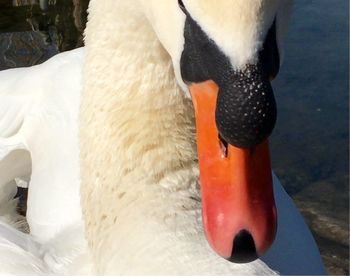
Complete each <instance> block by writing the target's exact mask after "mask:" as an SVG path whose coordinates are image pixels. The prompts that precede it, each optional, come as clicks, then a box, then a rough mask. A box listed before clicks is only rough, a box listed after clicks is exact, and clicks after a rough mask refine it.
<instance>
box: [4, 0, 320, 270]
mask: <svg viewBox="0 0 350 276" xmlns="http://www.w3.org/2000/svg"><path fill="white" fill-rule="evenodd" d="M199 3H200V2H199V1H192V2H191V1H183V3H182V2H181V3H180V5H182V9H184V11H185V13H186V14H187V15H185V13H183V11H181V9H180V8H179V7H178V3H177V2H176V1H171V2H170V1H155V0H154V1H142V0H140V1H139V2H138V1H136V0H133V1H112V0H106V1H104V2H101V1H92V2H91V5H90V20H89V23H88V29H87V38H86V44H87V52H86V55H85V67H84V70H83V87H84V92H83V94H82V97H81V104H82V111H81V122H80V124H81V126H80V128H81V132H80V140H79V143H80V144H81V146H80V148H81V161H82V165H81V170H82V187H81V196H82V211H83V213H84V222H85V229H86V236H87V240H88V243H89V252H91V260H90V259H89V258H87V257H86V256H85V254H86V252H85V244H84V240H83V238H82V237H83V230H82V228H81V226H80V223H81V222H80V208H79V192H78V189H79V177H78V176H79V165H78V138H77V130H78V122H77V113H78V109H79V96H80V76H81V65H82V64H81V63H82V58H83V55H84V52H83V50H81V49H80V50H75V51H71V52H69V53H65V54H60V55H58V56H57V57H54V58H53V59H51V60H50V61H48V62H46V63H44V64H43V65H39V66H36V67H33V68H28V69H14V70H9V71H5V72H2V73H1V74H0V81H1V82H0V83H5V84H4V85H1V86H0V97H1V98H2V99H4V100H5V101H1V103H3V102H4V103H5V102H6V103H7V104H3V105H2V106H1V109H0V110H2V111H4V112H5V114H7V117H6V118H8V119H6V120H5V121H4V123H2V122H0V123H2V124H1V125H0V126H3V127H2V128H1V127H0V130H3V129H5V131H3V132H1V136H2V137H6V138H2V140H0V148H1V149H4V150H3V151H2V152H4V154H2V155H1V158H0V160H2V161H1V162H2V163H3V164H9V162H10V163H11V162H12V164H13V161H11V158H8V156H9V155H10V154H11V152H13V151H14V150H15V149H17V148H19V149H20V150H23V151H24V152H25V151H29V152H30V153H31V159H32V178H31V181H30V184H29V198H28V210H29V211H28V223H29V226H30V229H31V235H26V234H22V233H19V232H17V231H16V230H15V229H13V228H10V227H9V226H8V225H6V224H4V223H1V225H0V234H1V240H0V264H1V265H0V272H3V273H5V272H7V273H13V274H15V275H21V273H22V274H23V275H29V274H30V272H32V274H34V275H35V273H38V274H40V273H42V274H45V273H55V274H57V275H59V274H60V273H61V274H64V273H68V274H70V275H72V273H73V272H72V271H75V273H78V272H76V269H77V267H79V266H82V267H86V268H87V270H89V265H93V266H94V271H95V272H96V273H97V274H105V275H110V274H113V275H114V274H115V275H120V274H130V275H133V274H140V273H143V274H152V275H154V274H170V275H179V274H187V275H193V274H199V273H200V274H210V275H211V274H220V275H224V274H232V273H239V274H272V273H274V272H273V270H275V271H278V272H280V273H282V274H323V273H324V270H323V265H322V262H321V259H320V256H319V253H318V249H317V247H316V245H315V242H314V240H313V238H312V236H311V234H310V231H309V230H308V228H307V226H306V225H305V223H304V222H303V219H302V218H301V216H300V214H299V212H298V211H297V210H296V208H295V206H294V204H293V203H292V201H291V199H290V198H289V197H288V196H287V194H286V193H285V192H284V190H283V188H282V187H281V185H280V183H279V182H278V180H277V179H276V178H274V192H275V200H276V205H277V210H278V228H277V236H276V240H275V242H274V243H273V245H272V247H271V249H270V250H269V251H268V252H267V253H266V255H265V256H264V257H263V259H264V261H265V262H266V264H267V265H268V266H269V267H270V268H268V267H267V266H266V265H265V264H264V263H263V262H262V261H260V260H256V261H254V262H252V263H248V264H233V263H230V262H228V261H226V260H224V259H223V258H221V257H219V256H217V255H216V254H215V253H214V252H213V250H212V249H210V247H209V245H208V244H207V243H206V241H205V238H204V235H203V230H202V229H203V227H202V223H201V216H200V213H201V211H200V210H201V204H200V202H199V201H200V200H199V198H200V195H199V190H198V187H197V177H198V173H197V162H196V161H195V159H196V152H195V149H194V136H193V130H194V125H193V110H192V105H191V103H190V101H189V99H188V98H187V97H186V96H185V94H184V93H183V92H182V91H181V89H180V88H179V86H178V85H177V83H176V81H177V82H178V83H179V84H180V86H181V87H182V88H183V90H185V91H187V90H186V86H185V83H184V82H183V80H182V78H181V74H180V57H181V53H182V50H183V48H184V47H183V45H184V40H183V34H184V28H185V18H186V16H187V18H188V17H189V16H191V17H193V18H194V20H195V21H197V23H198V24H200V26H201V27H202V28H203V29H204V30H206V32H207V34H208V35H210V37H211V38H212V39H213V41H214V42H216V43H217V45H218V46H219V47H220V49H221V50H222V51H223V52H224V53H226V55H227V57H229V60H230V62H231V63H232V66H233V67H237V68H238V69H239V68H243V67H242V66H244V65H245V64H246V63H247V61H253V60H254V57H255V58H256V56H257V50H258V49H260V48H261V44H262V40H264V39H265V36H266V33H267V30H268V29H269V28H270V26H271V24H272V21H273V18H274V17H275V16H276V17H277V19H278V18H280V20H281V22H282V23H283V18H284V17H283V16H286V15H285V14H283V12H285V11H284V7H285V6H284V4H286V3H284V1H258V2H256V1H246V0H245V1H236V3H238V4H237V5H236V4H234V2H231V1H219V2H216V3H215V5H216V6H214V7H213V5H212V2H211V1H203V2H201V4H199ZM183 5H184V6H183ZM208 9H209V10H208ZM242 13H246V14H245V15H246V16H245V17H241V16H240V14H242ZM242 18H245V20H247V22H243V21H244V20H243V19H242ZM106 22H108V24H106ZM277 23H278V21H277ZM282 23H280V24H281V25H278V24H277V26H276V27H277V34H278V30H280V29H282V27H283V24H282ZM217 24H221V25H220V26H221V28H217ZM153 28H154V30H155V32H156V34H157V36H156V35H155V34H154V31H153ZM218 30H220V31H218ZM232 38H234V39H232ZM279 39H280V37H279V36H278V37H277V41H280V40H279ZM159 41H161V42H162V45H163V46H164V47H165V49H166V50H167V51H168V53H169V54H170V56H171V57H172V59H170V57H169V56H168V54H167V53H166V52H165V51H164V49H163V46H162V45H161V44H160V42H159ZM232 41H236V42H232ZM172 62H173V63H172ZM173 67H174V69H175V75H176V78H175V75H174V73H173V70H174V69H173ZM18 80H20V83H19V82H18ZM28 87H31V89H30V92H28ZM27 95H28V96H27ZM28 97H30V99H31V100H30V101H27V100H28ZM12 108H14V109H12ZM11 110H16V113H17V114H19V115H18V116H14V114H13V112H12V111H11ZM18 110H20V111H21V112H18ZM11 112H12V113H11ZM13 117H15V118H17V120H14V119H13ZM3 118H5V117H3ZM17 122H19V123H17ZM4 126H5V127H4ZM7 126H10V127H11V129H9V128H7ZM40 132H41V133H42V135H41V133H40ZM2 133H5V135H2ZM38 133H40V134H39V135H38ZM39 138H40V139H41V140H40V141H38V140H37V139H39ZM228 150H230V148H229V149H228ZM21 153H22V152H21ZM9 160H10V161H9ZM0 164H1V163H0ZM3 167H4V168H5V167H11V166H8V165H7V166H3ZM23 167H26V168H27V166H23ZM0 168H1V167H0ZM66 172H67V173H66ZM26 174H28V171H27V172H23V169H22V168H18V169H17V170H16V171H13V172H11V175H10V174H9V173H8V172H7V171H5V170H2V171H0V179H5V175H6V177H7V180H6V183H7V182H9V181H11V180H12V179H13V178H14V177H18V176H19V175H20V176H23V175H26ZM9 175H10V176H9ZM34 175H36V178H35V177H34ZM55 179H58V180H57V181H56V180H55ZM35 181H36V182H35ZM6 183H4V185H5V184H6ZM35 183H36V184H35ZM66 201H67V202H68V203H67V205H66V204H65V202H66ZM65 205H66V206H65ZM70 214H72V215H70ZM73 237H76V240H75V243H74V244H71V241H72V239H73V240H74V238H73ZM28 241H29V242H28ZM214 247H215V246H214ZM4 248H10V249H11V260H13V262H9V258H8V255H9V253H8V254H6V253H5V251H4ZM43 252H44V253H43ZM72 252H73V253H74V254H73V253H72ZM17 256H18V257H17ZM2 264H4V265H2ZM18 264H22V267H21V268H18V270H17V271H16V267H17V265H18ZM20 269H21V270H20ZM271 269H273V270H271ZM1 270H3V271H1ZM39 272H40V273H39ZM86 273H88V272H86Z"/></svg>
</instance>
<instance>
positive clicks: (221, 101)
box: [216, 63, 277, 148]
mask: <svg viewBox="0 0 350 276" xmlns="http://www.w3.org/2000/svg"><path fill="white" fill-rule="evenodd" d="M276 117H277V111H276V102H275V98H274V95H273V91H272V87H271V84H270V81H269V80H268V76H267V74H266V73H265V72H264V69H263V66H262V65H261V63H257V64H256V65H248V66H246V68H245V69H244V70H242V71H237V72H232V71H231V72H230V76H229V78H225V81H223V82H221V85H220V91H219V95H218V100H217V106H216V125H217V127H218V130H219V132H220V135H221V136H222V137H223V138H224V140H226V141H227V142H228V143H229V144H231V145H234V146H236V147H242V148H250V147H254V146H256V145H258V144H260V143H261V142H263V141H264V140H265V139H266V138H267V137H268V136H269V135H270V134H271V132H272V130H273V128H274V126H275V123H276Z"/></svg>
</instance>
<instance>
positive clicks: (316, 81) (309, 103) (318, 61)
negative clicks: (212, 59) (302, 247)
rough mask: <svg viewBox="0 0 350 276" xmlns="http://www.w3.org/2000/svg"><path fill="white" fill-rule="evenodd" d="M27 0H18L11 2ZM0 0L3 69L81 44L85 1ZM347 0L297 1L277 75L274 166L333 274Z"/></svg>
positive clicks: (343, 213) (343, 197)
mask: <svg viewBox="0 0 350 276" xmlns="http://www.w3.org/2000/svg"><path fill="white" fill-rule="evenodd" d="M15 2H17V3H19V4H23V3H24V4H25V3H26V2H30V3H36V4H32V5H19V6H17V7H13V5H12V4H13V3H15ZM37 2H38V1H37V0H0V69H5V68H10V67H18V66H30V65H33V64H37V63H41V62H43V61H44V60H46V59H47V58H49V57H50V56H52V55H54V54H56V53H58V52H62V51H66V50H70V49H73V48H76V47H80V46H82V45H83V40H82V32H83V30H84V28H85V23H86V9H87V5H88V0H49V1H48V3H49V6H48V9H47V10H44V11H43V10H42V9H40V6H39V5H38V3H37ZM348 11H349V2H348V1H347V0H332V1H330V0H297V1H295V10H294V16H293V18H292V24H291V28H290V33H289V37H288V39H287V41H286V51H285V52H286V56H285V64H284V66H283V67H282V69H281V72H280V75H279V76H278V78H277V79H276V80H275V81H274V84H273V85H274V88H275V93H276V98H277V101H278V111H279V115H278V122H277V126H276V129H275V131H274V133H273V136H272V138H271V149H272V155H273V168H274V170H275V172H276V173H277V175H278V176H279V178H280V179H281V182H282V184H283V185H284V186H285V188H286V189H287V191H288V193H289V194H290V195H291V196H292V197H293V198H294V200H295V202H296V204H297V205H298V207H299V209H300V210H301V211H302V213H303V215H304V217H305V219H306V221H307V223H308V224H309V225H310V227H311V229H312V231H313V233H314V235H315V237H316V240H317V242H318V245H319V247H320V250H321V253H322V256H323V258H324V260H325V263H326V266H327V269H328V272H329V273H330V274H348V273H349V270H348V262H349V253H348V252H349V244H348V241H349V231H348V230H349V229H348V224H349V213H348V212H349V209H348V207H349V205H348V204H349V186H348V179H349V176H348V165H349V160H348V150H349V144H348V143H349V132H348V115H349V113H348V112H349V111H348V108H349V106H348V104H349V97H348V91H349V82H348V81H349V80H348V75H349V67H348V63H349V55H348V48H349V42H348V40H349V36H348V33H349V32H348V31H349V29H348V20H349V18H348V17H349V14H348Z"/></svg>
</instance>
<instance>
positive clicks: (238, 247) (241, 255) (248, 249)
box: [229, 229, 258, 263]
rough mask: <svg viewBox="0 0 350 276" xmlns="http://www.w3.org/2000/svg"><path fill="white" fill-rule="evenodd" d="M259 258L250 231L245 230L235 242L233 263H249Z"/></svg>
mask: <svg viewBox="0 0 350 276" xmlns="http://www.w3.org/2000/svg"><path fill="white" fill-rule="evenodd" d="M257 258H258V255H257V253H256V248H255V243H254V239H253V237H252V235H251V234H250V233H249V231H247V230H245V229H243V230H241V231H239V233H238V234H237V235H236V237H235V238H234V240H233V245H232V253H231V257H230V259H229V260H230V261H231V262H235V263H248V262H252V261H254V260H255V259H257Z"/></svg>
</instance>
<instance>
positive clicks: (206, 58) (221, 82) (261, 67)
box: [181, 13, 279, 148]
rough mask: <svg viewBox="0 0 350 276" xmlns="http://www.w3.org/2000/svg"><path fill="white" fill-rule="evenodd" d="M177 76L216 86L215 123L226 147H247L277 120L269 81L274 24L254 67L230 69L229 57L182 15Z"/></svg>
mask: <svg viewBox="0 0 350 276" xmlns="http://www.w3.org/2000/svg"><path fill="white" fill-rule="evenodd" d="M184 37H185V46H184V50H183V52H182V56H181V74H182V78H183V79H184V81H186V82H194V83H198V82H203V81H206V80H213V81H215V82H216V83H217V84H218V86H219V94H218V99H217V106H216V114H215V116H216V124H217V128H218V130H219V133H220V136H221V137H222V138H223V139H225V141H227V142H228V143H229V144H231V145H234V146H237V147H242V148H251V147H254V146H256V145H258V144H260V143H261V142H263V141H264V140H265V139H266V138H267V137H268V136H269V135H270V134H271V132H272V130H273V128H274V126H275V123H276V118H277V110H276V102H275V98H274V95H273V91H272V87H271V84H270V81H269V79H270V78H271V77H275V76H276V75H277V73H278V70H279V55H278V47H277V42H276V24H275V22H274V23H273V25H272V27H271V28H270V30H269V32H268V34H267V36H266V39H265V43H264V46H263V49H262V50H261V51H260V53H259V59H258V62H257V64H247V65H246V67H245V68H244V69H242V70H239V71H237V70H234V69H233V68H232V65H231V63H230V60H229V58H228V57H227V56H226V55H225V54H224V53H223V52H222V51H221V50H220V49H219V47H218V46H217V45H216V43H215V42H214V41H213V40H211V39H210V38H209V37H208V36H207V35H206V34H205V33H204V32H203V30H202V29H201V27H200V26H199V25H198V24H197V22H195V21H194V20H193V19H192V18H191V16H190V15H189V14H188V13H186V22H185V32H184Z"/></svg>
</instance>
